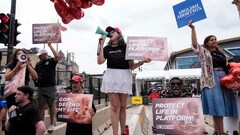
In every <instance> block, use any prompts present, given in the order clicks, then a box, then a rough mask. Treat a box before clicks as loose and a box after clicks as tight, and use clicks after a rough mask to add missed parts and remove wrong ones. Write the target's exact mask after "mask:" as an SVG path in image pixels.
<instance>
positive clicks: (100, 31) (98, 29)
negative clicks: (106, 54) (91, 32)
mask: <svg viewBox="0 0 240 135" xmlns="http://www.w3.org/2000/svg"><path fill="white" fill-rule="evenodd" d="M95 34H100V35H102V36H105V37H107V35H108V33H107V32H106V31H104V30H103V29H102V28H100V27H99V26H98V27H97V30H96V32H95Z"/></svg>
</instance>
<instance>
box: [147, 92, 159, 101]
mask: <svg viewBox="0 0 240 135" xmlns="http://www.w3.org/2000/svg"><path fill="white" fill-rule="evenodd" d="M148 97H149V98H150V99H151V100H152V99H153V98H160V95H159V94H158V93H151V94H150V95H149V96H148Z"/></svg>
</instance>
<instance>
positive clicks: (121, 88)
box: [97, 26, 151, 135]
mask: <svg viewBox="0 0 240 135" xmlns="http://www.w3.org/2000/svg"><path fill="white" fill-rule="evenodd" d="M106 32H108V37H110V40H109V42H108V45H107V46H105V47H103V45H104V42H105V39H106V38H105V37H103V36H102V37H101V38H100V39H99V47H98V48H99V50H98V56H97V63H98V64H103V63H104V62H105V61H107V70H106V71H105V73H104V75H103V81H102V86H101V91H102V92H104V93H107V94H108V96H109V99H110V104H111V122H112V128H113V135H118V124H119V122H120V128H121V134H126V133H125V125H126V104H127V97H128V94H132V72H131V70H134V69H136V68H138V67H140V66H141V65H143V64H144V63H148V62H150V61H151V60H150V59H149V58H144V59H143V60H142V61H139V63H134V61H133V60H125V55H126V43H125V41H124V39H123V35H122V32H121V30H120V29H119V28H117V27H116V28H114V27H111V26H109V27H107V28H106Z"/></svg>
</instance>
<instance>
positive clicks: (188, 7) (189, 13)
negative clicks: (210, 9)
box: [173, 0, 207, 28]
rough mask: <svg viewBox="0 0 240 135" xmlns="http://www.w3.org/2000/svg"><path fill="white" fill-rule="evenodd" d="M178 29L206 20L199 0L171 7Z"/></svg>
mask: <svg viewBox="0 0 240 135" xmlns="http://www.w3.org/2000/svg"><path fill="white" fill-rule="evenodd" d="M173 10H174V14H175V18H176V21H177V25H178V28H181V27H183V26H186V25H188V22H189V21H190V20H192V21H193V22H197V21H200V20H202V19H205V18H207V17H206V14H205V11H204V8H203V5H202V2H201V0H186V1H184V2H181V3H179V4H177V5H174V6H173Z"/></svg>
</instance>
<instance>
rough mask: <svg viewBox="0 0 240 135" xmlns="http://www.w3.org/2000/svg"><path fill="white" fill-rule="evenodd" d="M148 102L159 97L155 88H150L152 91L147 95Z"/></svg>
mask: <svg viewBox="0 0 240 135" xmlns="http://www.w3.org/2000/svg"><path fill="white" fill-rule="evenodd" d="M148 98H149V100H150V102H151V103H152V100H153V99H154V98H160V95H159V93H158V92H157V89H152V93H151V94H150V95H149V96H148Z"/></svg>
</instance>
